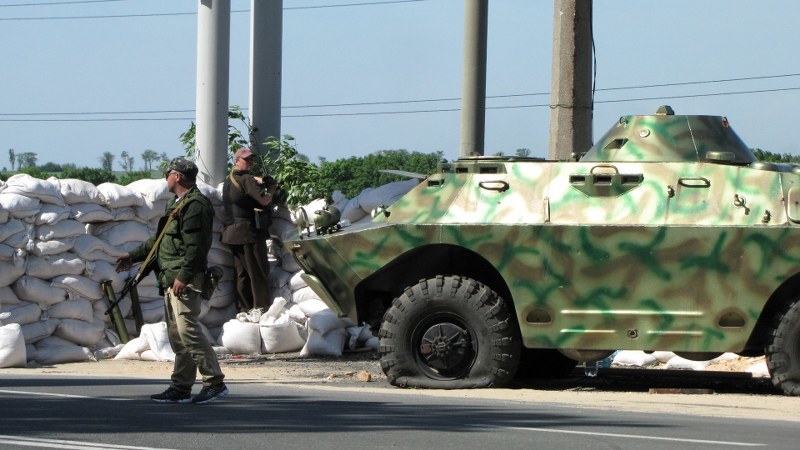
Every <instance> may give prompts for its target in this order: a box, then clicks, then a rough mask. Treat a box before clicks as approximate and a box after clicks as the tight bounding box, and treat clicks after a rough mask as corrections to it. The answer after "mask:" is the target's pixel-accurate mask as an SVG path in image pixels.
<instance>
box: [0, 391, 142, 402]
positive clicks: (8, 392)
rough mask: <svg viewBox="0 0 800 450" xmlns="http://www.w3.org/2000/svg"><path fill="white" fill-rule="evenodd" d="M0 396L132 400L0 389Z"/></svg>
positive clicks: (128, 399)
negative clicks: (19, 395) (17, 395)
mask: <svg viewBox="0 0 800 450" xmlns="http://www.w3.org/2000/svg"><path fill="white" fill-rule="evenodd" d="M0 394H22V395H35V396H40V397H61V398H82V399H91V400H112V401H130V400H134V399H132V398H123V397H95V396H89V395H73V394H59V393H56V392H31V391H11V390H7V389H0Z"/></svg>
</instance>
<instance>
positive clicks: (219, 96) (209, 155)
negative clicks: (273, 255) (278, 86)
mask: <svg viewBox="0 0 800 450" xmlns="http://www.w3.org/2000/svg"><path fill="white" fill-rule="evenodd" d="M230 34H231V1H230V0H199V5H198V8H197V134H196V143H197V161H196V162H197V167H198V168H199V169H200V174H199V175H198V179H200V180H201V181H204V182H206V183H208V184H210V185H212V186H216V185H217V184H219V183H221V182H222V180H224V179H225V176H226V175H227V174H226V169H227V162H228V79H229V76H228V72H229V65H230V40H231V36H230Z"/></svg>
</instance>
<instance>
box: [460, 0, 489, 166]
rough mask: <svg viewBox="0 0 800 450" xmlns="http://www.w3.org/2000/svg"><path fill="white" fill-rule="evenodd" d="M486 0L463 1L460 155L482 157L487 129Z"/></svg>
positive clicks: (487, 12)
mask: <svg viewBox="0 0 800 450" xmlns="http://www.w3.org/2000/svg"><path fill="white" fill-rule="evenodd" d="M488 17H489V0H466V1H465V11H464V81H463V84H462V86H461V151H460V155H461V156H470V155H472V154H478V155H483V144H484V132H485V128H486V36H487V32H488V25H487V22H488Z"/></svg>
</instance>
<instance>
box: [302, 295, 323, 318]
mask: <svg viewBox="0 0 800 450" xmlns="http://www.w3.org/2000/svg"><path fill="white" fill-rule="evenodd" d="M296 304H297V306H298V307H299V308H300V310H301V311H303V314H305V315H306V316H307V317H311V316H312V315H314V314H318V313H320V312H322V311H330V308H328V305H326V304H325V303H324V302H323V301H322V300H314V299H312V300H306V301H304V302H303V303H296Z"/></svg>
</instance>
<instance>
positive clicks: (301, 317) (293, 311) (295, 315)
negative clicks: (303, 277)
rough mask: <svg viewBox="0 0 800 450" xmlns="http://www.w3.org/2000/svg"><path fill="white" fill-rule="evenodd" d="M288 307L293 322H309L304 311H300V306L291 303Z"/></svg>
mask: <svg viewBox="0 0 800 450" xmlns="http://www.w3.org/2000/svg"><path fill="white" fill-rule="evenodd" d="M287 306H288V308H289V317H291V318H292V320H294V321H295V322H297V323H305V322H306V320H308V316H307V315H306V313H304V312H303V310H302V309H300V305H298V304H296V303H290V304H289V305H287Z"/></svg>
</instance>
